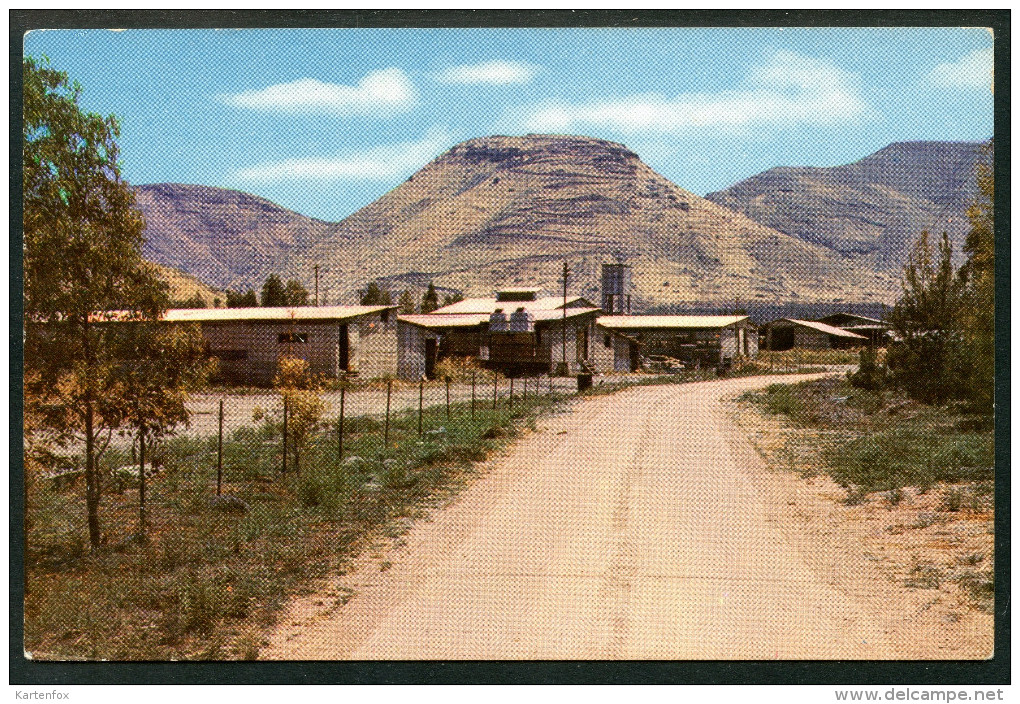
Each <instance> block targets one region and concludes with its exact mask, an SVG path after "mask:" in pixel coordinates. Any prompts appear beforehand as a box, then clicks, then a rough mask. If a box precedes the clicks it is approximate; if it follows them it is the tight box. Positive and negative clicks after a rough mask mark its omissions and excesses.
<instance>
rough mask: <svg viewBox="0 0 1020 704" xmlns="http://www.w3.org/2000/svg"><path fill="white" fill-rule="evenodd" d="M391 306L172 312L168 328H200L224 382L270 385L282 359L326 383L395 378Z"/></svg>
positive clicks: (167, 318)
mask: <svg viewBox="0 0 1020 704" xmlns="http://www.w3.org/2000/svg"><path fill="white" fill-rule="evenodd" d="M396 309H397V306H322V307H316V306H295V307H280V308H275V307H273V308H178V309H171V310H168V311H167V312H166V314H165V315H164V317H163V320H164V321H165V322H168V323H175V322H176V323H197V324H199V325H200V326H201V330H202V335H203V337H204V338H205V343H206V349H207V351H208V353H209V354H210V355H211V356H213V357H215V358H216V359H217V360H218V361H219V368H218V372H217V377H218V378H219V380H221V381H224V382H226V383H234V384H244V385H252V386H267V385H269V384H272V382H273V378H274V377H275V376H276V373H277V370H278V362H279V359H280V357H281V356H283V355H284V354H291V355H293V356H295V357H300V358H302V359H304V360H306V361H307V362H308V366H309V371H310V372H311V373H313V374H318V375H321V376H322V377H325V378H327V379H335V378H337V377H339V376H340V375H341V374H342V373H346V374H357V375H358V376H360V377H363V378H374V377H380V376H385V375H394V374H396V373H397V315H396Z"/></svg>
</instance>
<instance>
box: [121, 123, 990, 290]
mask: <svg viewBox="0 0 1020 704" xmlns="http://www.w3.org/2000/svg"><path fill="white" fill-rule="evenodd" d="M895 147H897V145H890V147H889V148H887V150H882V151H880V152H878V153H876V154H874V155H872V156H871V157H867V158H866V159H863V160H861V161H860V162H856V164H853V165H848V166H847V167H833V168H832V169H828V170H827V169H773V170H771V171H769V172H766V174H767V175H768V177H767V178H765V176H766V174H761V175H759V176H757V177H752V178H751V179H747V180H746V181H744V182H741V183H740V184H736V185H735V186H734V187H733V188H731V189H727V191H722V192H719V193H716V194H711V196H710V197H709V198H701V197H699V196H697V195H694V194H693V193H690V192H689V191H686V190H684V189H682V188H680V187H678V186H677V185H676V184H673V183H672V182H670V181H669V180H668V179H666V178H664V177H662V176H661V175H659V174H657V173H656V172H654V171H653V170H652V169H651V168H649V167H648V166H647V165H646V164H644V163H643V162H642V161H641V160H640V158H639V157H638V156H637V155H636V154H635V153H634V152H633V151H631V150H629V149H627V148H626V147H625V146H623V145H621V144H617V143H613V142H609V141H606V140H601V139H594V138H589V137H571V136H555V135H528V136H524V137H503V136H494V137H485V138H480V139H473V140H468V141H466V142H463V143H461V144H458V145H456V146H454V147H453V148H451V149H450V150H448V151H447V152H445V153H444V154H441V155H440V156H439V157H437V158H436V159H434V160H433V161H432V162H430V163H429V164H427V165H425V166H424V167H423V168H422V169H420V170H419V171H418V172H416V173H415V174H414V175H412V176H411V177H410V178H408V179H407V181H406V182H404V183H402V184H400V185H399V186H397V187H396V188H394V189H393V190H391V191H390V192H388V193H386V194H385V195H383V196H382V197H381V198H379V199H378V200H376V201H375V202H373V203H371V204H369V205H367V206H365V207H364V208H362V209H361V210H359V211H357V212H356V213H354V214H352V215H351V216H350V217H348V218H346V219H345V220H343V221H341V222H339V223H327V222H324V221H321V220H315V219H313V218H308V217H305V216H302V215H300V214H298V213H294V212H292V211H289V210H286V209H284V208H281V207H280V206H277V205H275V204H273V203H270V202H269V201H267V200H265V199H261V198H258V197H256V196H251V195H249V194H244V193H239V192H236V191H227V190H224V189H215V188H209V187H202V186H185V185H177V184H157V185H151V186H141V187H139V188H138V192H139V198H138V203H139V206H140V207H141V208H142V210H143V212H144V214H145V216H146V221H147V223H148V228H147V239H148V241H147V244H146V250H145V251H146V255H147V256H149V257H150V258H152V259H153V260H154V261H157V262H159V263H163V264H167V265H170V266H174V267H177V268H180V269H182V270H184V271H186V272H188V273H190V274H193V275H195V276H198V277H199V278H201V279H203V280H205V281H207V282H209V283H211V284H214V285H216V286H218V287H232V288H235V289H237V288H247V287H252V288H257V287H258V286H260V285H261V282H262V281H263V280H264V279H265V277H266V276H267V275H268V274H269V273H271V272H277V273H280V274H281V275H283V276H284V277H285V278H297V279H299V280H301V281H303V282H304V283H305V285H306V286H308V287H309V288H311V286H312V283H313V268H314V267H315V266H316V265H318V266H319V269H320V290H321V291H322V299H323V300H327V301H330V302H344V303H347V302H353V301H354V300H355V298H356V296H357V291H358V290H359V289H361V288H364V286H365V285H367V283H368V282H369V281H372V280H380V281H381V282H382V283H383V285H385V286H387V287H389V288H390V289H391V290H393V291H394V292H399V291H400V290H403V289H404V288H408V289H411V290H412V291H415V292H416V293H420V291H421V290H423V289H424V288H425V286H427V285H428V283H429V282H430V281H432V282H434V283H435V285H436V286H437V288H439V289H440V290H441V291H442V290H448V291H458V292H461V293H463V294H465V295H488V294H490V293H491V292H492V291H493V290H494V289H496V288H499V287H500V286H520V285H534V286H539V287H542V288H544V289H545V290H546V291H548V292H554V291H558V290H560V286H561V284H560V281H559V276H560V273H561V271H562V263H563V261H565V260H566V261H568V262H569V264H570V267H571V271H572V276H571V282H570V288H571V291H572V292H573V293H575V294H579V295H585V296H588V297H590V298H593V299H594V300H597V299H598V293H599V276H600V271H601V264H602V263H603V262H610V261H617V260H622V261H625V262H626V263H629V264H631V266H632V267H633V284H634V294H633V295H634V307H635V309H642V308H647V307H650V306H662V305H675V304H682V303H685V302H690V301H699V302H705V301H709V302H711V301H716V302H718V303H719V304H720V305H730V306H732V305H734V303H736V302H739V301H745V302H753V301H759V302H765V301H777V300H782V301H793V302H796V301H802V302H821V301H876V302H891V301H892V300H893V299H894V298H895V296H896V294H897V293H898V290H899V286H898V267H899V264H900V263H901V262H902V260H900V261H899V262H895V261H894V260H895V257H896V256H897V252H898V251H899V249H897V247H898V246H899V245H895V242H899V241H901V240H902V241H906V237H905V235H904V237H902V238H900V240H897V239H896V238H894V237H889V236H888V232H893V231H903V232H904V233H905V232H907V231H910V232H912V231H913V230H912V229H911V228H908V227H907V226H906V224H904V225H902V226H900V225H896V223H900V222H903V223H911V222H915V218H921V217H922V216H925V217H929V219H930V216H931V214H932V211H931V209H932V208H936V209H938V208H943V209H945V210H946V211H947V212H948V211H949V210H952V211H953V212H958V210H957V209H958V208H960V207H964V208H965V206H966V203H967V202H968V200H969V198H970V195H969V193H968V191H967V190H966V185H965V183H964V182H965V181H966V178H967V177H968V176H967V167H966V166H965V165H964V163H965V161H966V159H964V158H963V157H961V158H959V159H957V161H956V162H955V163H956V166H952V165H951V166H950V167H949V171H950V173H952V174H956V175H957V176H959V179H958V180H959V181H960V183H959V184H957V185H951V186H950V187H947V188H943V189H940V188H939V183H940V182H941V181H945V178H944V176H939V173H943V172H939V171H938V170H937V169H927V170H924V169H922V170H921V172H923V173H924V174H927V176H926V177H925V178H921V179H913V180H912V176H911V175H912V174H916V173H918V169H917V168H916V167H915V166H910V164H912V163H914V162H911V161H910V160H909V159H906V157H908V156H911V155H914V156H916V154H915V152H916V150H907V151H908V153H907V154H906V155H904V154H900V155H899V157H897V158H898V159H899V163H901V164H905V166H902V167H901V168H898V169H897V168H890V167H889V166H888V164H889V163H890V154H892V155H896V154H897V153H898V152H897V149H894V148H895ZM889 150H891V151H889ZM933 150H935V151H937V149H936V148H935V147H933ZM883 152H887V153H885V154H883ZM904 159H906V161H904ZM925 159H927V163H932V162H933V161H934V162H938V161H939V159H941V157H937V156H935V157H932V156H929V157H922V158H921V163H925ZM915 161H916V159H915ZM943 161H945V160H944V159H943ZM950 163H953V162H952V160H950ZM850 167H853V168H850ZM836 169H843V170H844V172H846V173H843V172H836V176H833V175H832V173H833V171H834V170H836ZM943 171H944V170H943ZM847 174H850V176H853V178H850V176H848V175H847ZM926 179H927V180H926ZM940 179H941V181H940ZM860 182H863V183H867V184H868V186H867V188H866V189H864V190H865V191H866V192H865V194H864V196H862V195H861V193H860V191H861V190H862V189H861V188H857V189H856V190H854V187H853V184H856V183H860ZM840 183H847V184H850V186H851V187H848V188H849V190H846V189H842V190H841V188H840V186H839V184H840ZM776 194H781V195H776ZM799 194H800V195H803V197H804V198H805V199H807V200H808V202H811V203H815V205H814V206H810V205H809V206H807V207H806V210H804V209H800V210H798V206H797V196H798V195H799ZM878 195H882V196H883V197H884V198H885V199H886V200H884V201H882V203H881V204H880V205H881V207H878V208H872V209H870V210H869V209H866V208H862V207H859V206H858V205H855V204H858V203H862V202H864V201H862V200H861V199H862V198H864V199H865V200H866V201H867V203H868V204H872V205H873V204H875V202H876V201H877V198H878ZM818 199H821V201H822V204H823V205H826V206H827V207H829V210H826V209H825V207H821V206H818ZM745 201H746V202H747V203H748V204H745ZM775 203H783V204H784V205H782V206H779V205H774V204H775ZM890 203H892V204H896V203H899V204H902V207H903V212H896V210H895V207H894V205H890ZM756 204H757V205H756ZM918 204H920V205H918ZM922 206H923V207H922ZM819 207H820V208H821V211H820V212H821V215H819V216H818V217H815V218H814V219H811V217H809V216H811V215H812V212H813V208H819ZM837 211H838V212H837ZM776 213H780V214H785V215H787V216H788V217H787V218H786V219H783V218H779V217H778V216H777V215H776ZM770 214H771V217H772V220H770V219H769V217H770ZM749 216H750V217H749ZM823 216H824V217H823ZM791 218H794V219H795V218H800V219H801V220H805V221H806V224H805V225H804V227H802V228H797V227H793V226H792V225H791V224H790V222H789V220H790V219H791ZM756 220H761V221H762V222H758V221H756ZM772 221H775V223H776V224H777V225H780V226H782V227H785V228H786V230H780V229H778V228H776V227H771V226H769V224H768V223H769V222H772ZM816 222H823V223H827V228H828V229H827V228H823V227H817V226H816ZM835 223H843V225H844V227H843V230H842V231H840V230H839V228H837V227H836V224H835ZM890 223H891V224H890ZM897 227H898V228H899V230H897ZM868 228H872V229H874V230H877V231H880V232H881V234H875V233H874V232H872V230H870V229H868ZM841 233H842V234H841ZM883 236H884V238H883ZM911 241H912V240H911Z"/></svg>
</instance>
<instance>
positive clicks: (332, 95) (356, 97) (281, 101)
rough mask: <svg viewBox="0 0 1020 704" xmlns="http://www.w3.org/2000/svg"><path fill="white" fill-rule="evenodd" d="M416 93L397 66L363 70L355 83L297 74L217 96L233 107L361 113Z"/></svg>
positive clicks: (407, 102) (409, 99) (398, 105)
mask: <svg viewBox="0 0 1020 704" xmlns="http://www.w3.org/2000/svg"><path fill="white" fill-rule="evenodd" d="M416 97H417V96H416V94H415V90H414V86H413V85H412V84H411V81H410V79H409V78H408V77H407V74H405V73H404V72H403V71H402V70H400V69H399V68H387V69H382V70H380V71H373V72H372V73H369V74H367V75H366V76H365V77H364V78H362V79H361V80H360V81H358V84H357V85H355V86H346V85H339V84H336V83H323V82H322V81H319V80H317V79H315V78H301V79H298V80H296V81H293V82H291V83H278V84H276V85H273V86H269V87H267V88H263V89H261V90H249V91H245V92H243V93H236V94H233V95H221V96H220V100H222V101H223V102H225V103H227V104H228V105H233V106H234V107H239V108H250V109H252V110H266V111H272V112H284V113H303V112H304V113H311V112H314V113H338V114H359V113H362V114H363V113H369V112H373V111H377V110H403V109H407V108H409V107H411V106H412V105H414V102H415V100H416Z"/></svg>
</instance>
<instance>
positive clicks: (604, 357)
mask: <svg viewBox="0 0 1020 704" xmlns="http://www.w3.org/2000/svg"><path fill="white" fill-rule="evenodd" d="M618 337H619V335H614V334H613V333H611V332H609V331H608V330H604V329H602V328H600V327H596V329H595V334H594V335H593V336H592V341H591V344H590V345H589V347H590V350H589V351H590V352H591V354H590V355H589V357H590V359H591V367H592V370H593V371H595V372H598V373H600V374H605V373H607V372H611V371H614V368H615V364H616V347H615V341H616V338H618ZM606 343H608V344H606Z"/></svg>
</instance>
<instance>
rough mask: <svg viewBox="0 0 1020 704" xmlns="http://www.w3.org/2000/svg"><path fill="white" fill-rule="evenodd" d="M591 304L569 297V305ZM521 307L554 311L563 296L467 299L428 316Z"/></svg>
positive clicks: (558, 306)
mask: <svg viewBox="0 0 1020 704" xmlns="http://www.w3.org/2000/svg"><path fill="white" fill-rule="evenodd" d="M579 301H581V302H584V303H590V301H587V300H586V299H584V298H583V297H581V296H567V305H568V306H569V305H570V304H571V303H577V302H579ZM521 306H524V309H525V310H527V311H530V312H535V311H539V310H554V309H557V308H560V307H562V306H563V296H544V297H542V298H539V299H537V300H534V301H497V300H496V299H495V298H465V299H464V300H463V301H458V302H457V303H451V304H450V305H448V306H443V307H442V308H438V309H436V310H434V311H432V312H431V313H426V315H460V314H462V313H485V314H489V313H491V312H492V311H494V310H496V309H497V308H502V309H503V310H505V311H508V312H512V311H513V310H517V309H518V308H520V307H521Z"/></svg>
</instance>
